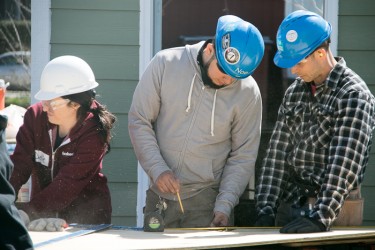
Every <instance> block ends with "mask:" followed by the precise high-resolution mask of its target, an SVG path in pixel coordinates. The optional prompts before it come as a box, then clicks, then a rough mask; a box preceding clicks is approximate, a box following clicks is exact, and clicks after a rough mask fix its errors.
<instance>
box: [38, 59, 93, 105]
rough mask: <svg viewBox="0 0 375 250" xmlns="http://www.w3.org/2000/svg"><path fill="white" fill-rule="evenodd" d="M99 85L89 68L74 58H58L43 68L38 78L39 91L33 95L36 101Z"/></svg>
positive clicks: (83, 62)
mask: <svg viewBox="0 0 375 250" xmlns="http://www.w3.org/2000/svg"><path fill="white" fill-rule="evenodd" d="M98 85H99V84H98V83H97V82H96V81H95V76H94V73H93V71H92V69H91V68H90V66H89V65H88V64H87V63H86V62H85V61H84V60H82V59H81V58H79V57H76V56H69V55H67V56H60V57H56V58H55V59H53V60H51V61H50V62H49V63H47V65H46V66H45V67H44V69H43V72H42V75H41V77H40V90H39V91H38V93H36V94H35V98H36V99H38V100H51V99H54V98H56V97H60V96H65V95H71V94H76V93H81V92H85V91H87V90H90V89H93V88H96V87H97V86H98Z"/></svg>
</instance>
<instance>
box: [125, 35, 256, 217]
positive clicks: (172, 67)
mask: <svg viewBox="0 0 375 250" xmlns="http://www.w3.org/2000/svg"><path fill="white" fill-rule="evenodd" d="M203 44H204V42H200V43H198V44H194V45H186V46H185V47H177V48H171V49H166V50H162V51H160V52H159V53H157V54H156V55H155V57H154V58H153V59H152V60H151V62H150V64H149V65H148V67H147V69H146V70H145V72H144V74H143V75H142V77H141V79H140V81H139V83H138V85H137V87H136V89H135V92H134V96H133V102H132V105H131V107H130V111H129V118H128V119H129V124H128V125H129V133H130V138H131V141H132V143H133V146H134V151H135V154H136V156H137V158H138V160H139V162H140V164H141V166H142V168H143V169H144V171H145V172H146V173H147V175H148V176H149V177H150V185H151V189H152V190H153V191H154V192H156V193H157V194H158V195H160V196H162V197H164V198H166V199H170V200H175V195H173V194H165V193H161V192H160V191H159V190H158V188H157V186H156V185H155V181H156V180H157V178H158V177H159V175H160V174H161V173H163V172H165V171H172V172H173V173H174V174H175V175H176V177H177V178H178V179H179V180H180V185H181V188H180V196H181V198H182V199H186V198H189V197H192V196H194V195H196V194H198V193H199V192H200V191H202V190H204V189H205V188H214V189H218V191H219V194H218V195H217V197H216V202H215V209H214V211H219V212H222V213H225V214H226V215H228V216H229V215H230V213H231V212H232V210H233V208H234V206H235V205H237V204H238V202H239V197H240V196H241V195H242V193H243V191H244V190H245V188H246V186H247V184H248V183H249V181H250V177H251V176H252V175H253V174H254V172H255V171H254V168H255V167H254V166H255V161H256V158H257V154H258V147H259V141H260V133H261V119H262V100H261V95H260V91H259V88H258V85H257V83H256V82H255V80H254V79H253V78H252V77H251V76H249V77H247V78H245V79H242V80H236V81H235V82H234V83H232V84H231V85H228V86H226V87H224V88H222V89H218V90H216V89H213V88H210V87H207V86H205V85H204V84H203V81H202V78H201V72H200V67H199V65H198V63H197V56H198V52H199V50H200V48H201V47H202V45H203Z"/></svg>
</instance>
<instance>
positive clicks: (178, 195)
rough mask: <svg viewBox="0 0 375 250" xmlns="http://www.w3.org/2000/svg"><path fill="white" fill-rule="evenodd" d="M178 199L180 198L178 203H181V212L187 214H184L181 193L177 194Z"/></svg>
mask: <svg viewBox="0 0 375 250" xmlns="http://www.w3.org/2000/svg"><path fill="white" fill-rule="evenodd" d="M177 198H178V202H179V203H180V207H181V212H182V213H185V212H184V207H183V206H182V202H181V197H180V193H179V192H177Z"/></svg>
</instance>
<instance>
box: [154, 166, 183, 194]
mask: <svg viewBox="0 0 375 250" xmlns="http://www.w3.org/2000/svg"><path fill="white" fill-rule="evenodd" d="M156 185H157V187H158V189H159V190H160V192H163V193H172V194H176V193H177V192H179V191H180V182H179V181H178V179H177V178H176V177H175V176H174V174H173V173H172V172H171V171H165V172H164V173H162V174H161V175H160V176H159V177H158V179H157V180H156Z"/></svg>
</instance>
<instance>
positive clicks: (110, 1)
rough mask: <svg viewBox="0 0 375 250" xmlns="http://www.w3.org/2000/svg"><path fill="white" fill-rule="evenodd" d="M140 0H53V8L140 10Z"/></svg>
mask: <svg viewBox="0 0 375 250" xmlns="http://www.w3.org/2000/svg"><path fill="white" fill-rule="evenodd" d="M139 3H140V1H139V0H126V1H118V0H105V1H103V0H79V1H77V0H64V1H61V0H52V1H51V8H52V9H67V8H68V9H85V10H88V9H91V10H97V9H99V10H139V9H140V6H139Z"/></svg>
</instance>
